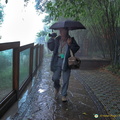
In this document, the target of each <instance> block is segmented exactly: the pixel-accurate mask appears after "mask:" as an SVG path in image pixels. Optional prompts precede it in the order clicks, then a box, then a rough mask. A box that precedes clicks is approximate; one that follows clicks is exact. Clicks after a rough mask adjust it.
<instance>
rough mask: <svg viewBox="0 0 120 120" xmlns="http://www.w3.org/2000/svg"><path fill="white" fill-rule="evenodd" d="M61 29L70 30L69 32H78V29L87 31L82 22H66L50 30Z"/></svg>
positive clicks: (58, 23) (61, 22)
mask: <svg viewBox="0 0 120 120" xmlns="http://www.w3.org/2000/svg"><path fill="white" fill-rule="evenodd" d="M60 28H68V30H76V29H86V28H85V27H84V26H83V25H82V24H81V23H80V22H78V21H72V20H66V21H60V22H56V23H54V24H53V25H52V26H51V27H50V29H54V30H58V29H60Z"/></svg>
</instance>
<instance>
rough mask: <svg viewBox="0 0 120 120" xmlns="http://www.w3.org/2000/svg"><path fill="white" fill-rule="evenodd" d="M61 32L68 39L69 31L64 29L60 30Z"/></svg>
mask: <svg viewBox="0 0 120 120" xmlns="http://www.w3.org/2000/svg"><path fill="white" fill-rule="evenodd" d="M59 32H60V35H61V36H62V37H66V35H67V34H68V31H67V30H66V29H63V28H61V29H59Z"/></svg>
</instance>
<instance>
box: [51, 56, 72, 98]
mask: <svg viewBox="0 0 120 120" xmlns="http://www.w3.org/2000/svg"><path fill="white" fill-rule="evenodd" d="M62 63H63V59H61V58H59V59H58V63H57V70H56V71H55V72H54V73H53V77H52V80H53V82H54V88H55V89H59V88H60V86H61V85H60V78H61V76H62V80H63V81H62V89H61V94H62V96H67V90H68V85H69V78H70V72H71V70H70V69H67V70H66V71H62Z"/></svg>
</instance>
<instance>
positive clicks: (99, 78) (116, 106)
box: [73, 70, 120, 120]
mask: <svg viewBox="0 0 120 120" xmlns="http://www.w3.org/2000/svg"><path fill="white" fill-rule="evenodd" d="M73 74H74V75H75V76H77V77H78V80H79V81H83V82H84V84H86V85H88V86H89V87H90V89H91V90H92V91H93V93H94V95H95V96H96V97H97V98H98V100H99V101H100V102H101V103H102V104H103V106H104V108H105V110H106V111H107V113H108V115H111V116H112V115H113V116H114V115H115V116H116V117H111V118H112V119H113V120H120V78H119V77H116V76H115V75H112V74H110V73H109V72H107V71H104V70H89V71H88V70H87V71H86V70H80V71H73Z"/></svg>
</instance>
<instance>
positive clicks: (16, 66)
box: [0, 42, 43, 118]
mask: <svg viewBox="0 0 120 120" xmlns="http://www.w3.org/2000/svg"><path fill="white" fill-rule="evenodd" d="M9 49H12V57H13V58H12V59H13V60H12V68H13V69H12V74H13V75H12V76H13V77H12V86H13V87H12V88H11V89H12V90H11V91H9V93H8V94H7V95H6V96H4V97H3V99H2V100H0V118H1V117H2V116H3V115H4V113H5V112H6V111H7V110H8V108H10V107H11V105H12V104H14V103H15V102H16V101H17V100H18V99H19V97H20V95H21V94H22V93H23V91H24V89H25V88H26V86H27V85H28V83H29V82H30V81H31V80H32V78H33V76H34V75H35V74H36V72H37V70H38V68H39V67H40V64H41V62H42V58H43V45H39V44H37V45H34V43H31V44H27V45H24V46H20V42H9V43H0V52H2V51H5V50H9ZM34 49H36V51H35V52H34ZM25 50H28V51H29V54H28V56H29V57H28V62H29V63H28V64H29V66H28V67H29V69H28V76H26V77H27V78H25V80H23V84H22V86H20V84H19V82H20V81H19V77H20V63H21V60H20V53H22V52H23V53H24V51H25ZM39 53H40V54H39ZM34 54H35V55H34ZM34 57H35V58H34ZM33 59H35V61H34V60H33ZM0 62H1V61H0ZM33 64H35V66H34V67H35V70H33ZM0 80H1V77H0Z"/></svg>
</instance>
